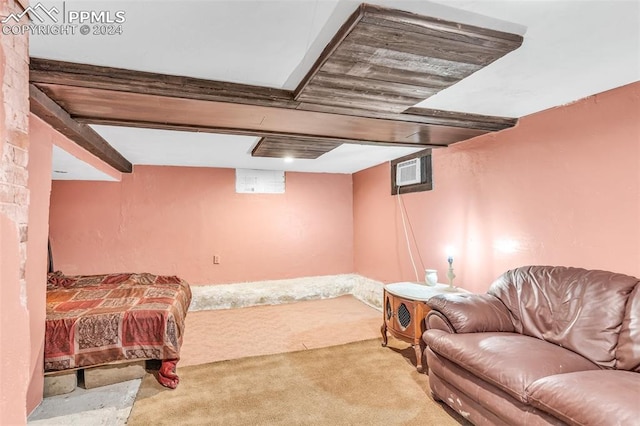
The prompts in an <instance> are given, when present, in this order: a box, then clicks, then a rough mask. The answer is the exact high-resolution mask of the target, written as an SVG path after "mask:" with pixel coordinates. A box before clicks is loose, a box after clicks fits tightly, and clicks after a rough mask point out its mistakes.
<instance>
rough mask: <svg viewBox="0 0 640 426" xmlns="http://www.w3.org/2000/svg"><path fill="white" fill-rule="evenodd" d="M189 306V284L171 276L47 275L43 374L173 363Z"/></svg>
mask: <svg viewBox="0 0 640 426" xmlns="http://www.w3.org/2000/svg"><path fill="white" fill-rule="evenodd" d="M190 303H191V289H190V288H189V284H188V283H187V282H186V281H184V280H182V279H180V278H178V277H174V276H161V275H152V274H147V273H142V274H109V275H89V276H65V275H63V274H62V273H60V272H55V273H52V274H49V279H48V282H47V319H46V332H45V345H44V367H45V371H54V370H65V369H69V368H78V367H88V366H94V365H101V364H107V363H112V362H115V361H123V360H135V359H159V360H169V359H173V360H177V359H179V358H180V347H181V346H182V338H183V335H184V320H185V317H186V314H187V309H188V308H189V304H190Z"/></svg>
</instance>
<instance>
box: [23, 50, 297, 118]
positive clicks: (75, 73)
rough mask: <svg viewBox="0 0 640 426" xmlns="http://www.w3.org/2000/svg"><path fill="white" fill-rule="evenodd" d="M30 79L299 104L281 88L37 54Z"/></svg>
mask: <svg viewBox="0 0 640 426" xmlns="http://www.w3.org/2000/svg"><path fill="white" fill-rule="evenodd" d="M29 80H30V82H31V83H36V84H45V83H46V84H57V85H65V86H74V87H85V88H92V89H106V90H115V91H119V92H130V93H144V94H149V95H160V96H168V97H173V98H187V99H200V100H207V101H218V102H232V103H239V104H248V105H264V106H277V107H280V108H295V107H296V106H298V103H297V102H295V101H294V100H293V95H292V93H291V92H290V91H287V90H282V89H273V88H269V87H260V86H251V85H247V84H237V83H228V82H222V81H213V80H204V79H200V78H192V77H182V76H176V75H168V74H157V73H151V72H145V71H134V70H127V69H123V68H113V67H102V66H97V65H87V64H78V63H73V62H63V61H54V60H50V59H40V58H31V62H30V64H29Z"/></svg>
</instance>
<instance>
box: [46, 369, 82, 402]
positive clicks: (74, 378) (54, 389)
mask: <svg viewBox="0 0 640 426" xmlns="http://www.w3.org/2000/svg"><path fill="white" fill-rule="evenodd" d="M77 386H78V374H77V372H76V371H75V370H73V371H67V372H61V373H50V374H47V375H46V376H44V392H43V396H44V397H45V398H47V397H50V396H55V395H62V394H65V393H69V392H73V391H74V390H75V389H76V387H77Z"/></svg>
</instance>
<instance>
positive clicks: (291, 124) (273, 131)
mask: <svg viewBox="0 0 640 426" xmlns="http://www.w3.org/2000/svg"><path fill="white" fill-rule="evenodd" d="M38 87H39V88H40V89H41V90H43V91H44V92H45V93H46V94H47V95H48V96H49V97H51V98H52V99H54V100H55V101H56V102H58V103H59V104H60V106H61V107H63V108H64V109H65V110H67V111H68V112H69V114H70V115H71V116H72V117H73V118H74V119H76V120H78V121H81V122H85V123H92V124H105V123H109V124H116V125H122V126H139V127H149V128H174V129H179V128H184V129H189V130H196V131H205V132H223V133H236V134H248V135H252V134H257V135H260V136H267V135H281V136H292V137H300V136H302V137H307V138H316V139H327V140H329V139H333V140H339V141H341V142H343V143H357V144H360V143H370V144H392V145H404V146H412V145H413V146H416V145H418V146H421V145H422V146H425V147H426V146H446V145H449V144H452V143H455V142H459V141H462V140H466V139H469V138H472V137H475V136H479V135H481V134H484V133H487V131H485V130H478V129H472V128H463V127H454V126H443V125H429V124H423V123H414V122H409V121H401V120H387V119H380V118H371V117H360V116H355V115H341V114H335V113H325V112H315V111H304V110H299V109H289V108H276V107H266V106H259V105H246V104H234V103H224V102H214V101H204V100H195V99H185V98H173V97H167V96H158V95H149V94H140V93H130V92H118V91H111V90H103V89H88V88H78V87H70V86H60V85H52V84H39V85H38Z"/></svg>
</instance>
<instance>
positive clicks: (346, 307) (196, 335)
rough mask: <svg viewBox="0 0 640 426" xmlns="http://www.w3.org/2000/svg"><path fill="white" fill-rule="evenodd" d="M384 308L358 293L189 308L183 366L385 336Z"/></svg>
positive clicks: (182, 357) (182, 352) (181, 355)
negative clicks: (213, 308)
mask: <svg viewBox="0 0 640 426" xmlns="http://www.w3.org/2000/svg"><path fill="white" fill-rule="evenodd" d="M380 325H382V312H380V311H378V310H376V309H374V308H372V307H370V306H367V305H365V304H364V303H362V302H360V301H359V300H358V299H356V298H355V297H353V296H342V297H337V298H335V299H323V300H307V301H303V302H296V303H289V304H283V305H267V306H252V307H248V308H239V309H221V310H216V311H197V312H189V313H188V314H187V319H186V326H185V336H184V343H183V344H182V349H181V350H180V362H179V363H178V373H180V371H181V367H186V366H188V365H198V364H204V363H208V362H214V361H222V360H227V359H236V358H244V357H248V356H255V355H269V354H277V353H283V352H293V351H299V350H303V349H313V348H322V347H325V346H332V345H340V344H342V343H349V342H356V341H359V340H367V339H374V338H376V337H380Z"/></svg>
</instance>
